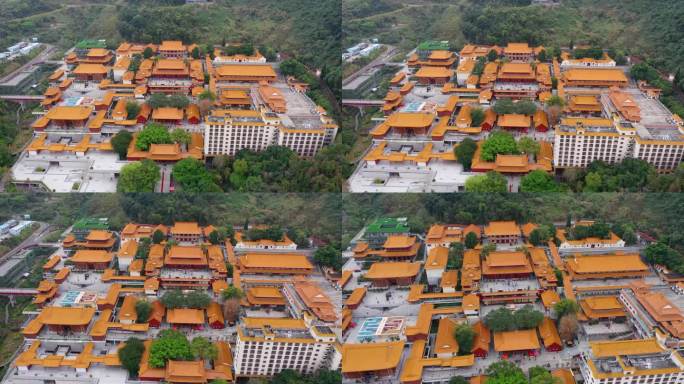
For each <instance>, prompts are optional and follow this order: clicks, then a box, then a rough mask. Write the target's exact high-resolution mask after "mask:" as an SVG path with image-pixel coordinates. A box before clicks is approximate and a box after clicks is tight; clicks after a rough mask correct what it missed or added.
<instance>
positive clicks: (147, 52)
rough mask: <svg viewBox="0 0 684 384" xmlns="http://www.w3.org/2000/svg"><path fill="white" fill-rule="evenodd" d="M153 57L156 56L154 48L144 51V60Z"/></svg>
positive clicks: (147, 48)
mask: <svg viewBox="0 0 684 384" xmlns="http://www.w3.org/2000/svg"><path fill="white" fill-rule="evenodd" d="M152 55H154V51H152V48H150V47H146V48H145V49H144V50H143V57H144V58H146V59H149V58H150V57H152Z"/></svg>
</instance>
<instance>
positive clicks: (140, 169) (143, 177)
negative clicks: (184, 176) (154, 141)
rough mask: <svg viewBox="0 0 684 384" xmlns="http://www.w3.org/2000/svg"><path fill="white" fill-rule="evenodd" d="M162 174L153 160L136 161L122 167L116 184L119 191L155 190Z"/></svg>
mask: <svg viewBox="0 0 684 384" xmlns="http://www.w3.org/2000/svg"><path fill="white" fill-rule="evenodd" d="M160 178H161V176H160V175H159V167H158V166H157V164H155V163H154V161H152V160H147V159H145V160H143V161H136V162H134V163H130V164H126V165H124V166H123V167H121V174H120V175H119V181H118V183H117V185H116V190H117V192H123V193H129V192H154V187H155V185H156V184H157V181H159V179H160Z"/></svg>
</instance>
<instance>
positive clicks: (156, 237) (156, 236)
mask: <svg viewBox="0 0 684 384" xmlns="http://www.w3.org/2000/svg"><path fill="white" fill-rule="evenodd" d="M164 239H166V236H165V235H164V232H162V231H160V230H158V229H157V230H155V231H154V232H153V233H152V242H153V243H155V244H160V243H161V242H162V241H164Z"/></svg>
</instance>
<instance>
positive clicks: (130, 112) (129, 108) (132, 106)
mask: <svg viewBox="0 0 684 384" xmlns="http://www.w3.org/2000/svg"><path fill="white" fill-rule="evenodd" d="M139 113H140V104H138V103H136V102H135V101H129V102H127V103H126V118H127V119H128V120H135V119H136V118H138V114H139Z"/></svg>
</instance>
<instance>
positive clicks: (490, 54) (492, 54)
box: [487, 49, 499, 61]
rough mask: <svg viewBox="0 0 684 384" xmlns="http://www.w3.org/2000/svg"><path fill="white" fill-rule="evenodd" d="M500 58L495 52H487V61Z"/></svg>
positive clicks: (491, 50)
mask: <svg viewBox="0 0 684 384" xmlns="http://www.w3.org/2000/svg"><path fill="white" fill-rule="evenodd" d="M498 58H499V54H497V53H496V51H495V50H493V49H490V50H489V52H487V60H489V61H495V60H496V59H498Z"/></svg>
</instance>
